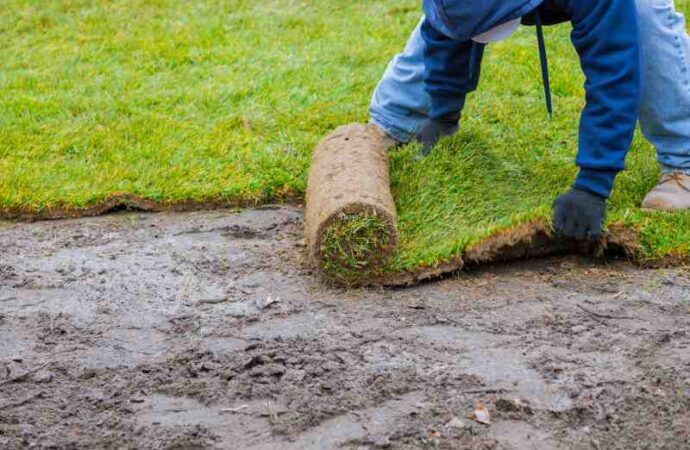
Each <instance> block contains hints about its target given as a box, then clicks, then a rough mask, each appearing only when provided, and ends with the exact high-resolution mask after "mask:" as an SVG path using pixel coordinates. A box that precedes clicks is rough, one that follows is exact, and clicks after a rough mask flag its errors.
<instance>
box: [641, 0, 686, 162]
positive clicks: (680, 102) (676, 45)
mask: <svg viewBox="0 0 690 450" xmlns="http://www.w3.org/2000/svg"><path fill="white" fill-rule="evenodd" d="M637 5H638V11H639V15H640V33H641V51H642V68H643V77H644V91H643V93H642V110H641V112H640V125H641V127H642V132H643V133H644V135H645V137H646V138H647V140H649V141H650V142H651V143H652V144H653V145H654V147H656V150H657V155H658V159H659V163H660V164H661V167H662V170H664V171H672V170H682V171H684V172H686V173H689V174H690V37H688V34H687V32H686V28H685V18H684V17H683V15H682V14H679V13H678V12H676V10H675V8H674V5H673V0H637Z"/></svg>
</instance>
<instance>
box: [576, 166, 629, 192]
mask: <svg viewBox="0 0 690 450" xmlns="http://www.w3.org/2000/svg"><path fill="white" fill-rule="evenodd" d="M616 175H618V171H616V170H597V169H585V168H580V173H579V174H578V175H577V178H576V179H575V184H574V185H573V187H574V188H576V189H580V190H582V191H588V192H591V193H592V194H595V195H598V196H599V197H601V198H609V196H610V195H611V191H612V190H613V183H614V182H615V180H616Z"/></svg>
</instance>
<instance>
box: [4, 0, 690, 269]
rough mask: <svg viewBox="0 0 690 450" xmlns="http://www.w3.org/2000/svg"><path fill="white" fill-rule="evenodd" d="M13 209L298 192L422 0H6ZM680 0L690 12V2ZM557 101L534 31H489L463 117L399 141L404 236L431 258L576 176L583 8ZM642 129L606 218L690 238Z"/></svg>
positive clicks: (522, 217)
mask: <svg viewBox="0 0 690 450" xmlns="http://www.w3.org/2000/svg"><path fill="white" fill-rule="evenodd" d="M0 5H2V7H1V8H0V61H1V63H0V64H1V66H0V211H2V212H3V214H4V215H5V216H8V215H12V214H16V213H18V212H23V213H27V212H28V213H34V214H41V212H42V211H46V210H56V209H58V210H60V209H66V210H75V211H78V210H86V209H88V208H90V207H92V206H94V205H98V204H99V203H100V202H103V201H104V200H105V199H107V198H109V197H112V196H114V195H115V196H117V195H123V194H128V195H132V196H136V197H138V198H141V199H145V200H150V201H155V202H161V203H165V204H176V203H189V202H205V201H222V202H227V203H242V204H261V203H264V202H267V201H280V200H282V199H287V198H294V197H300V196H302V195H303V193H304V191H305V187H306V177H307V170H308V162H309V154H310V152H311V150H312V149H313V147H314V145H315V144H316V143H317V142H318V141H319V139H320V138H321V137H323V135H325V134H326V133H327V132H328V131H330V130H331V129H333V128H334V127H336V126H338V125H341V124H345V123H348V122H353V121H366V120H367V105H368V101H369V97H370V94H371V91H372V89H373V88H374V86H375V84H376V82H377V80H378V78H379V77H380V75H381V73H382V72H383V70H384V68H385V65H386V63H387V61H388V60H389V59H390V57H391V56H393V54H395V52H397V51H399V50H400V49H401V48H402V46H403V45H404V42H405V40H406V38H407V36H408V34H409V32H410V31H411V30H412V28H413V27H414V25H415V23H416V21H417V20H418V18H419V14H420V8H419V2H418V1H412V0H403V1H401V0H398V1H394V0H378V1H374V0H366V1H365V0H358V1H350V2H342V1H336V0H320V1H296V0H264V1H261V2H250V1H241V0H225V1H221V0H205V1H198V2H187V1H182V0H138V1H137V0H110V1H106V0H81V1H78V0H52V1H48V0H42V1H34V0H11V1H8V0H4V1H2V0H0ZM680 6H682V9H683V10H684V11H686V12H690V7H688V3H687V2H683V3H682V5H680ZM547 40H548V47H549V53H550V58H551V65H552V78H553V80H552V81H553V89H554V95H555V97H554V101H555V115H554V117H553V119H549V118H548V117H547V115H546V113H545V110H544V106H543V97H542V93H541V78H540V75H539V65H538V55H537V50H536V42H535V38H534V36H533V31H532V30H531V29H523V30H521V31H520V32H519V34H518V35H517V36H516V37H514V38H512V39H511V40H509V41H508V42H505V43H501V44H498V45H494V46H491V47H490V48H489V50H488V53H487V57H486V63H485V65H484V68H483V78H482V81H481V84H480V90H479V92H478V93H476V94H475V95H473V96H471V98H470V100H469V102H468V105H467V108H466V111H465V115H464V118H463V125H462V132H461V133H460V134H459V135H458V136H456V137H455V138H453V139H451V140H448V141H446V142H445V143H444V144H443V146H442V148H440V149H439V150H438V151H437V152H435V154H434V155H432V156H431V157H430V158H428V159H426V160H424V161H422V162H416V161H415V160H414V159H413V156H414V154H415V153H416V151H417V148H416V147H415V146H409V147H407V148H404V149H402V150H401V151H398V152H396V153H395V154H393V156H392V176H393V189H394V195H395V197H396V202H397V206H398V213H399V229H400V234H401V239H400V250H399V252H398V254H397V255H396V256H395V258H394V259H393V261H391V264H390V267H389V268H390V269H391V270H393V271H398V270H402V269H414V268H417V267H420V266H423V265H433V264H436V263H438V262H439V261H443V260H446V259H448V258H449V257H452V256H453V255H457V254H459V253H460V252H461V251H462V250H463V249H464V248H466V247H467V246H468V245H471V244H473V243H476V242H478V241H480V240H481V239H483V238H485V237H487V236H489V235H491V234H494V233H496V232H499V231H501V230H505V229H508V228H510V227H512V226H514V225H515V224H520V223H524V222H527V221H530V220H533V219H540V220H541V219H543V220H548V216H549V206H550V204H551V202H552V201H553V199H554V198H555V196H556V195H557V194H558V193H559V192H561V191H563V190H565V189H566V188H567V187H568V186H569V184H570V183H571V181H572V179H573V178H574V176H575V173H576V168H575V167H574V165H573V158H574V154H575V149H576V142H577V133H576V131H577V130H576V128H577V127H576V123H577V118H578V114H579V111H580V109H581V108H582V106H583V99H582V94H583V91H582V83H583V78H582V76H581V74H580V71H579V67H578V64H577V60H576V58H575V55H574V52H573V50H572V49H571V47H570V44H569V40H568V27H567V26H561V27H557V28H553V29H549V30H548V33H547ZM657 176H658V171H657V167H656V164H655V160H654V152H653V149H652V148H651V147H650V146H649V145H648V144H647V143H645V142H644V140H643V139H641V137H638V138H637V139H636V141H635V145H634V149H633V151H632V152H631V157H630V160H629V169H628V170H627V171H626V172H625V173H624V174H622V175H621V176H620V177H619V180H618V182H617V186H616V192H615V195H614V197H613V198H612V200H611V208H610V215H609V221H610V222H623V223H625V224H626V225H627V226H630V227H635V228H636V229H639V230H640V239H641V243H642V245H643V247H642V256H643V257H648V258H657V257H663V256H668V255H670V254H679V255H687V254H688V251H689V244H688V243H689V242H690V214H687V213H686V214H673V215H668V214H643V213H641V212H640V211H639V210H638V205H639V203H640V201H641V199H642V198H643V196H644V194H645V193H646V191H647V190H648V189H650V188H651V187H652V186H653V185H654V183H655V181H656V180H657Z"/></svg>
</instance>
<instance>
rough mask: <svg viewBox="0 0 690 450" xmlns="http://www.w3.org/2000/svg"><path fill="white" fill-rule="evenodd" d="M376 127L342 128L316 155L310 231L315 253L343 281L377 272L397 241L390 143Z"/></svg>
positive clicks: (307, 222) (310, 193)
mask: <svg viewBox="0 0 690 450" xmlns="http://www.w3.org/2000/svg"><path fill="white" fill-rule="evenodd" d="M380 133H381V132H380V131H379V130H378V128H376V127H375V126H373V125H363V124H352V125H346V126H343V127H340V128H338V129H336V130H335V131H334V132H332V133H331V134H330V135H328V136H327V137H326V138H325V139H324V140H323V141H322V142H321V143H320V144H319V145H318V146H317V148H316V150H315V151H314V154H313V156H312V162H311V169H310V172H309V185H308V187H307V200H306V201H307V211H306V220H305V232H306V239H307V245H308V248H309V254H310V256H311V257H312V259H313V260H314V262H315V263H316V264H317V265H318V266H319V267H320V268H321V269H323V270H324V271H325V272H326V273H327V274H328V275H330V276H331V277H334V278H337V279H340V280H342V281H348V280H356V279H357V278H358V277H366V276H369V275H375V274H377V271H380V270H381V268H382V267H383V265H384V264H385V263H386V260H387V259H388V257H389V256H390V254H391V253H392V252H393V250H394V249H395V247H396V244H397V237H398V234H397V228H396V211H395V203H394V201H393V196H392V194H391V189H390V173H389V167H388V150H389V148H390V141H389V140H388V139H386V138H384V137H382V136H381V134H380Z"/></svg>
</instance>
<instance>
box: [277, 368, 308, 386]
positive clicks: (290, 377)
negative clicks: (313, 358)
mask: <svg viewBox="0 0 690 450" xmlns="http://www.w3.org/2000/svg"><path fill="white" fill-rule="evenodd" d="M306 376H307V372H305V371H304V370H301V369H290V370H288V371H286V372H285V375H284V376H283V379H284V380H285V381H286V382H287V383H294V382H300V381H302V380H304V378H305V377H306Z"/></svg>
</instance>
